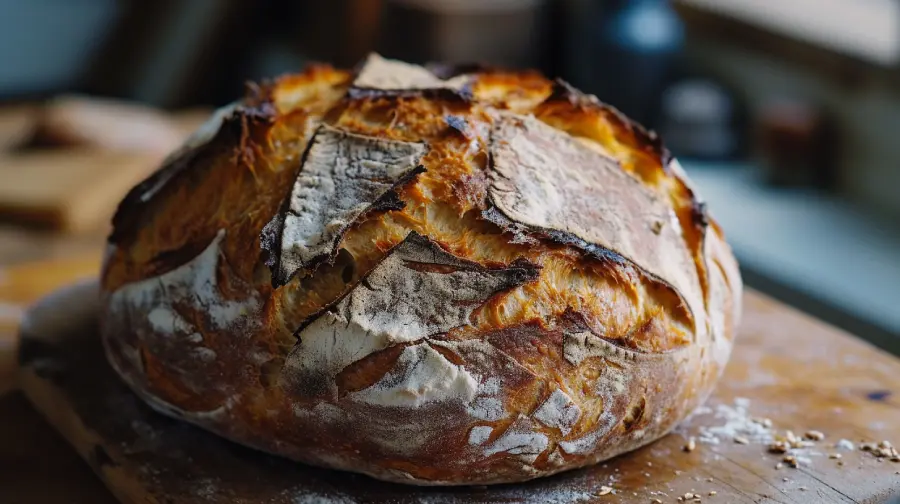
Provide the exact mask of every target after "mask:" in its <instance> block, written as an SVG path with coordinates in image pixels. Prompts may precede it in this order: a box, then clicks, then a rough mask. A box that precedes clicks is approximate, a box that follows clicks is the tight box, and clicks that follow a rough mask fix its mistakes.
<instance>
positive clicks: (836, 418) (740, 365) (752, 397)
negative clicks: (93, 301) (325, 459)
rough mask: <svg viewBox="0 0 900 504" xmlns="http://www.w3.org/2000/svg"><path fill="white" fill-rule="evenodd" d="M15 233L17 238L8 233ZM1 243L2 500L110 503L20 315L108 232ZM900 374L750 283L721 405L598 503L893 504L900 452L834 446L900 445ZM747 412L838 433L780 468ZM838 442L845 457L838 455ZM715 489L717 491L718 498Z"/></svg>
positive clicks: (0, 232) (635, 459) (620, 473)
mask: <svg viewBox="0 0 900 504" xmlns="http://www.w3.org/2000/svg"><path fill="white" fill-rule="evenodd" d="M10 236H14V237H15V239H14V240H13V241H12V242H9V241H4V239H5V238H8V237H10ZM0 243H2V244H3V245H2V247H0V502H2V503H7V502H10V503H19V502H22V503H32V502H33V503H48V504H55V503H91V504H95V503H98V504H104V503H107V502H109V503H112V502H114V499H113V498H112V496H111V495H110V494H109V493H108V492H107V490H106V489H105V487H104V486H103V484H102V483H101V481H100V479H98V478H96V477H95V476H93V474H92V472H91V469H90V468H89V466H88V465H87V464H85V463H83V462H82V461H81V459H80V458H79V457H78V456H77V455H76V453H75V451H74V450H72V449H71V448H70V447H69V446H68V445H67V444H66V442H65V441H64V440H63V439H62V438H61V437H60V436H59V435H57V434H56V432H55V431H54V430H53V429H52V428H51V427H50V426H49V425H48V424H47V423H46V422H45V421H44V420H43V419H42V417H41V416H40V415H38V414H37V413H36V412H35V411H34V410H33V409H32V408H31V407H30V405H29V404H28V403H27V401H26V400H25V398H24V397H23V396H22V394H21V393H20V392H18V391H16V390H15V389H14V383H13V380H12V377H13V376H14V373H13V369H12V366H13V365H14V363H15V359H14V357H13V355H14V348H15V338H14V335H15V334H16V330H15V326H16V323H17V318H18V317H19V316H20V315H21V314H22V313H23V312H24V309H25V307H26V306H27V305H28V303H30V302H31V301H33V300H34V299H36V298H37V297H39V296H40V295H42V294H44V293H46V292H48V291H49V290H51V289H53V288H55V287H57V286H59V285H62V284H66V283H70V282H71V281H73V280H75V279H77V278H81V277H89V276H91V275H93V274H95V272H96V270H97V267H98V264H99V255H100V250H101V246H102V238H101V235H99V234H98V235H93V236H87V237H69V238H59V237H48V236H33V235H30V234H29V233H24V232H18V231H10V230H8V229H2V228H0ZM26 261H27V262H26ZM898 376H900V360H898V359H896V358H895V357H893V356H890V355H888V354H885V353H883V352H880V351H878V350H876V349H874V348H873V347H871V346H869V345H867V344H865V343H863V342H861V341H859V340H857V339H856V338H854V337H852V336H850V335H847V334H846V333H843V332H841V331H839V330H837V329H834V328H832V327H829V326H826V325H824V324H822V323H820V322H818V321H816V320H813V319H811V318H809V317H807V316H805V315H803V314H800V313H798V312H796V311H794V310H792V309H790V308H788V307H785V306H784V305H782V304H780V303H778V302H775V301H773V300H771V299H769V298H766V297H764V296H761V295H759V294H757V293H755V292H752V291H750V292H748V293H747V294H746V296H745V317H744V324H743V326H742V329H741V334H740V337H739V340H738V343H737V345H736V347H735V353H734V356H733V358H732V362H731V364H730V365H729V367H728V369H727V370H726V374H725V376H724V377H723V381H722V383H721V385H720V387H719V388H718V389H717V391H716V393H715V394H714V396H713V398H712V399H711V400H710V403H709V406H710V407H711V409H710V410H708V411H706V413H702V412H701V414H700V415H699V417H700V418H701V419H700V420H697V419H696V418H695V419H694V420H692V421H691V422H689V423H688V425H687V426H685V427H683V428H681V429H680V430H679V431H678V432H676V433H675V434H673V435H670V436H668V437H667V438H665V439H663V440H661V441H660V442H658V443H654V444H653V445H651V446H649V447H646V448H644V449H642V450H640V451H639V452H636V453H635V454H632V455H626V456H625V457H623V458H620V459H617V460H616V461H613V462H611V463H610V469H609V472H610V474H609V478H608V483H609V484H610V485H611V486H612V488H613V489H614V490H615V492H616V493H614V494H609V495H607V496H601V495H598V494H597V493H596V489H594V490H592V491H594V492H595V493H593V494H591V500H592V501H593V500H596V502H651V501H652V498H659V499H660V500H661V501H662V502H676V497H677V496H678V495H681V492H687V491H691V489H692V488H695V487H696V491H697V492H698V493H700V492H702V493H703V496H704V497H703V502H811V503H813V502H883V501H885V500H886V499H888V498H889V497H891V496H895V495H897V494H898V493H900V463H893V462H890V461H888V460H886V459H876V457H874V456H872V455H871V454H870V453H866V452H862V451H860V450H858V449H854V450H847V449H841V448H836V447H835V446H834V444H835V442H836V441H837V440H838V439H840V438H846V439H847V440H849V441H851V442H853V443H854V444H856V445H857V446H858V444H859V443H860V441H863V440H866V441H880V440H882V439H888V440H892V441H894V442H896V443H900V390H898V389H900V386H898V385H897V377H898ZM4 392H5V393H4ZM743 398H745V399H743ZM741 410H744V411H741ZM747 415H753V416H759V417H768V418H770V419H771V420H772V422H773V423H774V427H773V429H775V430H776V431H777V432H784V430H785V429H792V430H793V431H794V432H797V433H798V434H799V433H803V432H805V431H806V430H809V429H815V430H820V431H822V432H824V433H825V435H826V439H825V440H824V441H821V442H818V443H816V446H815V447H814V448H810V449H809V457H808V458H809V460H802V463H801V467H800V468H799V469H791V468H776V464H777V463H778V461H779V460H780V457H781V456H779V455H773V454H770V453H767V450H766V446H765V445H764V444H758V443H755V442H754V440H750V441H751V442H750V443H749V444H747V445H743V444H740V443H736V442H735V441H734V439H733V438H734V436H735V434H734V433H732V431H734V430H735V428H737V429H738V430H737V435H738V437H741V432H742V431H741V429H742V428H746V425H745V424H746V416H747ZM704 426H706V427H704ZM751 430H752V429H751ZM690 436H696V437H698V438H701V440H703V439H705V440H707V442H698V443H697V448H696V449H695V450H694V451H693V452H691V453H686V452H684V451H682V450H681V447H682V446H683V445H684V443H685V439H687V438H688V437H690ZM711 438H715V439H716V440H718V442H719V444H710V443H709V442H708V441H709V440H710V439H711ZM835 453H840V454H841V456H842V457H841V459H831V458H829V457H828V455H830V454H835ZM800 458H801V459H803V458H804V457H800ZM638 466H641V467H644V466H646V467H651V466H653V467H655V469H653V470H652V472H653V473H654V474H656V475H658V474H663V473H665V474H669V475H670V477H668V478H667V479H665V480H660V479H658V477H654V478H655V479H653V480H652V481H649V480H648V481H645V478H644V475H645V474H649V472H648V471H649V470H641V468H640V467H638ZM613 468H615V469H613ZM663 468H664V469H663ZM613 470H614V471H615V474H613V473H612V472H613ZM651 488H652V489H654V490H653V492H654V493H648V492H650V490H649V489H651ZM709 490H715V491H717V494H718V496H717V497H711V496H708V491H709ZM655 492H664V493H665V495H663V493H655ZM632 494H633V495H634V497H633V498H632ZM638 496H639V497H638ZM638 499H640V500H638Z"/></svg>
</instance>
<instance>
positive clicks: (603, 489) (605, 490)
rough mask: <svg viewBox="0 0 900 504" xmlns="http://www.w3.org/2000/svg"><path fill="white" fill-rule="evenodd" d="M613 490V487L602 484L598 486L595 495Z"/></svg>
mask: <svg viewBox="0 0 900 504" xmlns="http://www.w3.org/2000/svg"><path fill="white" fill-rule="evenodd" d="M612 491H613V488H612V487H610V486H606V485H603V486H601V487H600V491H599V492H597V495H609V494H611V493H612Z"/></svg>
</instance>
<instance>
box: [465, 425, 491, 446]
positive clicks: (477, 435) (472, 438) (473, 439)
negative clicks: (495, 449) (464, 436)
mask: <svg viewBox="0 0 900 504" xmlns="http://www.w3.org/2000/svg"><path fill="white" fill-rule="evenodd" d="M492 432H494V428H493V427H488V426H486V425H476V426H475V427H472V430H470V431H469V444H470V445H472V446H478V445H480V444H482V443H484V442H485V441H487V440H488V438H490V437H491V433H492Z"/></svg>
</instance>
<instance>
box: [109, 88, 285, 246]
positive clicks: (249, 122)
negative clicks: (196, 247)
mask: <svg viewBox="0 0 900 504" xmlns="http://www.w3.org/2000/svg"><path fill="white" fill-rule="evenodd" d="M276 116H277V111H276V110H275V106H274V105H273V104H272V103H271V102H268V101H260V102H257V103H255V104H254V105H253V106H250V105H248V104H242V105H239V106H238V107H236V108H235V110H234V112H233V113H232V114H231V115H229V116H227V117H225V118H224V119H223V120H222V124H221V126H220V127H219V130H218V131H217V132H216V133H215V134H214V135H213V136H212V137H211V138H210V139H209V140H208V141H206V142H203V143H202V144H200V145H197V146H194V147H191V148H189V149H187V150H186V151H184V152H182V153H180V154H178V155H177V156H176V157H175V158H174V159H171V160H169V161H168V162H166V163H164V164H163V165H162V166H160V167H159V168H158V169H157V170H156V171H155V172H153V173H152V174H151V175H150V176H148V177H147V178H145V179H144V180H143V181H141V182H140V183H138V184H137V185H136V186H134V187H133V188H131V190H130V191H128V193H127V194H126V195H125V197H124V198H123V199H122V201H120V202H119V205H118V206H117V207H116V211H115V213H114V214H113V217H112V232H111V233H110V234H109V236H108V237H107V241H108V242H109V243H112V244H120V243H122V242H123V241H126V240H128V239H130V238H131V237H132V236H134V234H136V233H137V231H138V229H140V227H141V222H140V221H141V220H142V218H143V217H144V216H145V214H146V212H148V211H149V208H150V203H151V202H152V201H153V200H154V199H155V197H156V196H157V195H158V194H159V193H160V192H161V191H164V190H165V188H166V187H167V186H168V185H170V184H171V183H172V182H173V181H174V180H175V179H177V178H178V177H180V176H181V175H182V174H184V173H187V172H188V171H190V170H192V169H196V167H197V165H198V163H197V161H198V160H199V159H200V158H202V157H203V156H205V155H207V154H208V153H210V152H212V151H213V150H214V149H216V148H219V147H221V146H224V145H235V146H237V148H239V149H241V150H243V149H245V148H249V145H248V143H249V142H250V141H251V140H252V139H253V137H255V136H257V135H259V134H261V133H262V132H263V131H268V128H269V127H270V126H271V125H272V124H273V123H274V120H275V118H276ZM238 154H239V157H241V158H243V156H242V155H241V153H238ZM148 193H149V194H150V195H149V196H145V195H147V194H148Z"/></svg>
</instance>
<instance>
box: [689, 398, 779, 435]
mask: <svg viewBox="0 0 900 504" xmlns="http://www.w3.org/2000/svg"><path fill="white" fill-rule="evenodd" d="M749 407H750V400H749V399H745V398H743V397H738V398H735V400H734V405H733V406H729V405H727V404H719V405H717V406H716V407H715V409H713V410H710V409H709V408H705V411H700V410H698V411H697V412H695V413H694V414H695V415H697V414H704V413H706V412H712V413H713V414H714V416H713V418H715V419H716V420H720V421H724V423H722V424H720V425H703V426H700V429H699V430H700V432H699V434H700V435H699V436H697V441H699V442H701V443H706V444H713V445H715V444H719V443H721V442H725V441H727V442H729V443H730V442H732V440H734V439H745V440H747V441H749V442H751V443H757V444H766V443H771V442H772V440H773V439H774V437H773V433H772V429H771V427H767V426H766V425H765V423H764V422H760V421H759V420H757V419H755V418H754V417H752V416H751V415H750V413H749V411H748V410H749Z"/></svg>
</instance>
